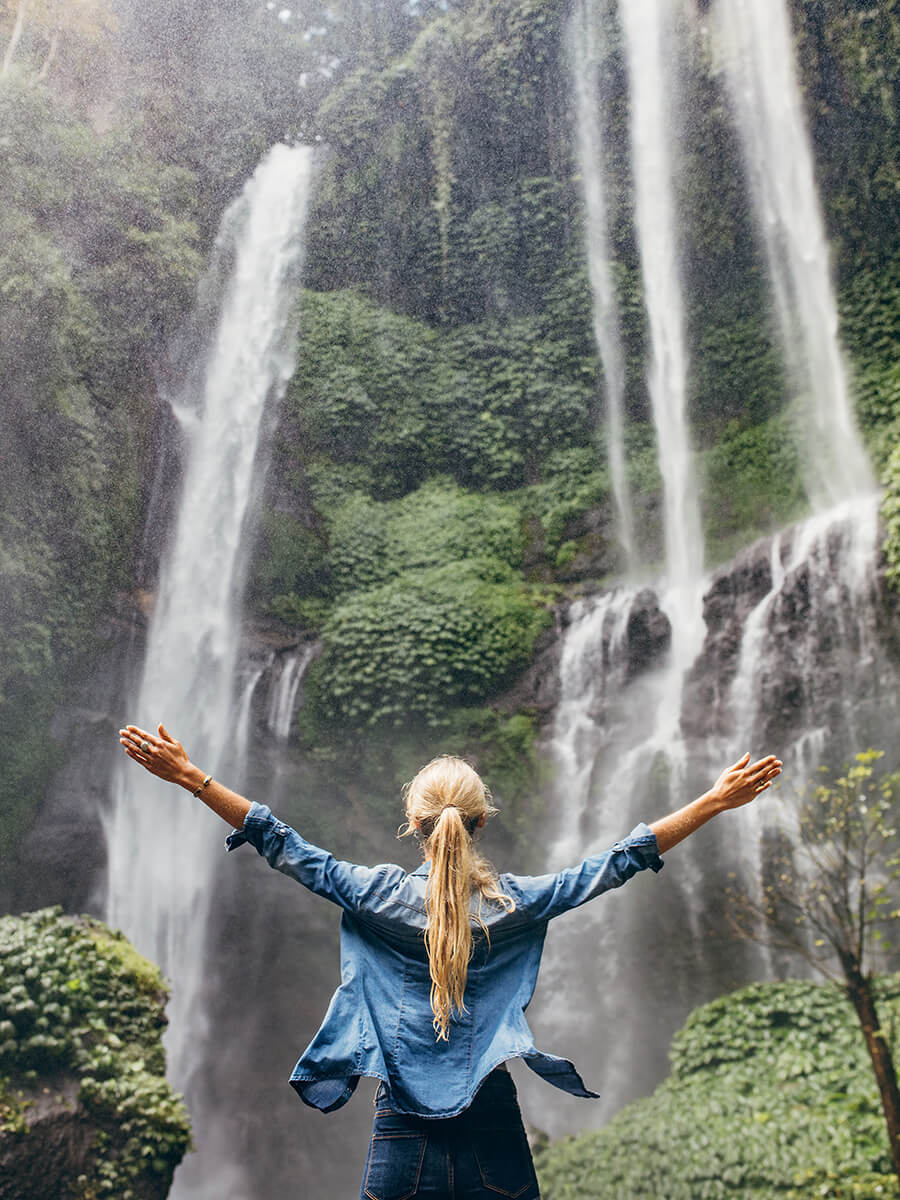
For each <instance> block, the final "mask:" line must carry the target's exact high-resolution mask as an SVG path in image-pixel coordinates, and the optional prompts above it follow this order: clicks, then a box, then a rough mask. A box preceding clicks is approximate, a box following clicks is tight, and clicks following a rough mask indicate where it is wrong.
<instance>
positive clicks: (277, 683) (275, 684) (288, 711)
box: [266, 643, 313, 742]
mask: <svg viewBox="0 0 900 1200" xmlns="http://www.w3.org/2000/svg"><path fill="white" fill-rule="evenodd" d="M312 656H313V647H312V643H309V644H308V645H306V646H304V647H303V649H302V650H298V651H296V652H295V653H293V654H287V655H285V657H284V659H283V661H282V663H281V669H280V671H279V673H278V676H277V679H273V681H272V684H271V687H270V689H269V710H268V714H267V716H266V725H267V727H268V729H269V731H270V732H271V733H274V735H275V737H276V738H278V740H279V741H280V742H285V741H287V739H288V738H289V737H290V733H291V723H292V721H293V719H294V707H295V705H296V702H297V693H298V691H299V690H300V682H301V680H302V679H303V675H304V673H305V671H306V668H307V667H308V666H309V664H310V660H311V659H312Z"/></svg>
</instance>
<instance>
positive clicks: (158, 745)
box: [119, 725, 250, 829]
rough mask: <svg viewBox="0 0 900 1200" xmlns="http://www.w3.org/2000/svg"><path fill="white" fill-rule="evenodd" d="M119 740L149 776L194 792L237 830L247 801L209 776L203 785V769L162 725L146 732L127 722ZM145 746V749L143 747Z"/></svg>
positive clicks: (247, 809) (129, 755)
mask: <svg viewBox="0 0 900 1200" xmlns="http://www.w3.org/2000/svg"><path fill="white" fill-rule="evenodd" d="M119 741H120V742H121V744H122V747H123V749H124V750H125V753H126V754H127V755H128V757H129V758H133V759H134V761H135V762H136V763H140V764H141V766H142V767H144V768H145V769H146V770H147V771H149V772H150V774H151V775H156V776H157V777H158V778H159V779H165V780H166V781H167V782H169V783H177V784H178V786H179V787H183V788H184V789H185V791H188V792H197V791H198V789H199V797H200V799H201V800H202V801H203V803H204V804H205V805H206V806H207V807H208V808H211V809H212V810H213V812H214V813H217V814H218V815H219V816H220V817H221V818H222V820H223V821H227V822H228V824H229V825H230V826H231V827H232V829H240V828H241V827H242V825H243V824H244V817H246V815H247V813H248V812H249V811H250V801H249V800H247V799H245V798H244V797H243V796H239V795H238V793H237V792H233V791H232V790H231V789H230V788H227V787H225V785H224V784H222V783H219V782H218V781H217V780H215V779H210V781H209V783H207V784H206V786H205V787H204V786H203V784H204V780H205V779H206V778H207V776H206V772H205V771H201V770H200V768H199V767H195V766H194V764H193V763H192V762H191V760H190V759H189V758H188V755H187V751H186V750H185V748H184V746H182V744H181V742H176V740H175V739H174V738H173V737H172V735H171V734H170V733H169V732H168V731H167V729H166V727H165V726H164V725H159V726H157V732H156V733H148V732H147V731H146V730H145V729H141V728H140V727H139V726H138V725H126V726H125V728H124V729H120V730H119ZM144 747H146V749H144Z"/></svg>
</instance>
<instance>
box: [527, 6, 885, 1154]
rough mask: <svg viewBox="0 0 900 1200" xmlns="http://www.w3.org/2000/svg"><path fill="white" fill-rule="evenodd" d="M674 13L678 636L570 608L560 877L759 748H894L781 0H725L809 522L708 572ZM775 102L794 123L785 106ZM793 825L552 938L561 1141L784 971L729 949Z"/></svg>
mask: <svg viewBox="0 0 900 1200" xmlns="http://www.w3.org/2000/svg"><path fill="white" fill-rule="evenodd" d="M776 8H777V14H776V11H775V9H776ZM677 10H678V6H677V3H676V0H668V2H667V0H622V3H621V4H620V6H619V14H620V21H621V24H622V29H623V34H624V46H625V54H626V59H627V63H628V72H629V78H630V87H631V140H632V160H633V171H634V177H635V198H636V231H637V236H638V244H639V250H640V255H641V263H642V268H643V273H644V283H645V295H646V306H647V314H648V324H649V329H650V337H651V363H650V370H649V376H648V385H649V391H650V396H651V400H652V405H653V416H654V423H655V426H656V433H657V441H658V445H659V457H660V468H661V472H662V476H663V491H664V495H663V503H664V521H665V547H666V561H665V571H664V575H663V578H662V579H661V580H660V583H659V598H658V602H657V605H658V607H657V609H656V613H657V619H659V620H661V619H662V614H664V615H665V618H667V619H668V623H669V628H670V638H671V645H670V646H669V648H666V645H665V639H663V638H662V636H659V637H658V638H657V639H656V645H655V648H654V651H653V654H652V655H651V656H650V659H651V661H648V660H647V657H646V655H643V657H642V654H641V653H639V651H640V646H639V645H638V643H637V642H636V641H635V638H634V636H633V635H634V630H635V628H636V625H635V614H636V613H638V612H639V611H641V610H642V609H643V611H644V612H646V611H648V605H649V611H652V603H650V601H648V600H647V596H648V595H650V596H652V593H649V591H645V592H644V593H643V596H642V595H641V594H639V593H637V592H636V591H635V590H634V589H628V588H624V587H621V586H618V587H615V588H614V589H612V590H611V591H608V592H605V593H602V594H600V595H598V596H595V597H593V598H591V599H588V600H578V601H576V602H575V603H573V605H572V606H571V608H570V610H569V624H568V627H567V629H566V632H565V638H564V642H563V646H562V651H561V660H560V692H561V697H560V702H559V705H558V708H557V711H556V716H555V721H554V724H553V727H552V730H551V734H550V737H549V739H548V742H549V744H548V747H547V749H548V751H549V754H550V756H551V758H552V760H553V762H554V765H555V768H556V770H555V782H554V793H555V794H554V813H555V814H558V819H557V821H556V831H555V840H554V843H553V846H552V849H551V858H552V860H553V864H552V865H554V866H560V865H562V864H563V863H564V862H571V861H574V860H576V859H577V858H579V857H582V856H583V854H584V853H588V852H590V851H592V850H597V849H600V848H601V847H603V846H606V845H609V844H610V842H612V841H613V840H615V839H616V838H618V837H621V836H623V835H624V834H625V833H627V832H628V830H629V829H630V828H631V827H632V826H633V825H634V823H635V822H636V821H638V820H641V819H643V820H646V821H648V822H652V821H653V820H654V819H655V818H656V817H658V816H661V815H662V814H663V813H665V812H667V811H671V810H672V809H674V808H676V807H678V806H680V805H681V804H684V803H686V802H687V801H689V800H691V799H692V798H693V797H694V796H695V795H698V794H700V792H701V791H702V790H704V789H705V788H707V787H709V786H710V785H711V784H712V783H713V782H714V780H715V778H716V776H717V774H718V772H719V771H720V770H721V769H722V768H723V767H724V766H726V765H727V764H728V763H730V762H732V761H734V760H735V759H736V758H737V757H739V756H740V754H741V753H743V752H744V751H745V750H750V751H751V752H752V753H754V754H762V753H766V752H770V751H774V752H777V753H778V754H779V756H781V757H782V758H783V759H784V761H785V766H786V782H785V786H787V787H791V786H795V787H796V786H799V785H800V784H802V783H803V781H804V780H805V779H807V778H809V777H810V773H811V772H812V771H813V770H814V769H815V767H816V766H818V765H819V763H821V762H822V761H823V760H827V761H829V762H830V763H831V764H832V765H834V764H835V763H840V762H841V761H843V760H844V759H845V758H846V757H847V756H848V755H850V754H852V753H853V752H854V751H855V750H858V749H860V748H861V747H862V746H864V745H866V744H871V743H874V744H878V743H879V742H880V741H883V739H884V738H885V737H886V736H888V734H889V726H888V722H887V721H886V720H885V717H884V713H885V712H889V711H890V707H891V706H890V704H889V703H888V700H887V698H889V697H892V696H893V695H895V694H896V690H897V686H898V672H897V670H896V669H895V668H894V667H893V665H892V664H891V662H890V656H889V655H888V654H886V653H885V649H884V644H883V643H879V630H880V628H882V627H883V625H884V616H883V613H882V611H881V610H880V607H879V605H880V599H879V586H878V576H877V547H878V518H877V498H876V497H875V496H874V495H873V492H872V488H871V474H870V471H869V467H868V463H867V462H866V458H865V455H864V453H863V452H862V450H861V448H860V443H859V439H858V437H857V435H856V431H855V428H854V424H853V420H852V415H851V410H850V405H849V401H848V397H847V386H846V375H845V372H844V368H843V363H842V360H841V355H840V350H839V346H838V341H837V318H836V310H835V305H834V297H833V293H832V291H831V288H830V282H829V278H828V275H829V272H828V255H827V247H826V244H825V241H824V234H823V232H822V221H821V216H820V214H819V209H818V202H817V199H816V195H815V190H814V186H813V174H812V166H811V161H810V154H809V145H808V142H807V140H806V137H805V133H804V130H803V124H802V118H801V110H800V107H799V93H798V91H797V88H796V81H795V79H794V76H793V65H792V62H791V60H790V42H789V36H788V31H787V24H786V21H785V19H784V13H783V10H782V9H781V5H780V2H779V3H778V5H777V6H773V4H772V3H770V2H769V0H733V2H732V0H728V3H722V4H721V5H720V21H721V22H722V24H723V26H727V25H728V22H731V27H732V28H731V32H730V34H729V36H730V38H731V41H730V42H729V43H728V45H729V47H730V57H729V63H730V65H729V74H730V78H731V80H732V88H733V89H734V92H735V108H736V111H738V113H739V119H740V121H741V124H742V136H743V138H744V140H745V150H746V153H747V158H748V168H749V169H750V173H751V177H752V186H753V190H754V194H755V196H756V200H757V204H758V206H759V208H760V215H761V221H762V224H763V226H764V228H765V231H766V237H767V249H768V253H769V257H770V267H771V272H772V278H773V287H774V289H775V292H776V300H777V305H778V308H779V313H780V315H781V316H782V318H783V322H784V328H785V344H786V346H787V347H788V351H787V352H788V354H789V356H790V365H791V366H792V368H793V369H794V370H795V372H796V371H798V369H799V367H798V364H802V366H803V369H804V371H805V376H804V380H805V382H804V387H805V388H806V390H807V391H808V393H809V395H810V401H809V402H810V406H811V407H810V433H809V439H810V443H811V445H810V448H811V450H813V451H814V453H815V457H816V459H817V461H816V463H815V464H814V465H813V466H812V467H811V470H812V472H813V475H812V483H811V484H810V496H811V499H812V500H813V503H814V513H813V515H812V516H811V517H810V518H808V519H807V520H806V521H805V522H803V523H802V524H800V525H798V526H797V527H795V528H793V529H790V530H785V531H783V532H782V533H780V534H777V535H776V536H774V537H773V538H771V539H770V540H768V541H766V542H763V543H758V544H757V545H756V546H754V547H751V548H749V549H748V550H747V551H745V552H744V554H743V555H742V556H739V559H738V560H737V561H736V562H735V563H732V564H729V565H728V567H727V568H723V569H722V571H720V572H718V573H716V574H714V575H710V576H707V577H706V578H704V574H703V545H702V536H701V525H700V517H699V505H698V502H697V496H696V491H695V489H694V486H693V473H694V467H693V464H692V459H691V452H690V439H689V436H688V425H687V414H686V405H685V398H686V391H687V378H688V370H689V366H688V361H687V354H686V351H685V344H684V329H683V326H684V317H683V311H682V300H681V290H680V283H679V271H678V257H677V227H676V217H675V211H674V203H673V198H672V197H673V186H672V183H673V177H674V174H675V170H676V165H677V164H676V162H675V160H674V159H673V156H672V147H673V146H674V145H676V144H677V138H676V134H675V131H674V129H673V122H672V120H671V114H672V112H673V111H674V109H675V97H674V93H673V91H672V90H671V83H672V80H673V77H674V75H675V72H676V68H675V66H674V65H673V64H674V63H675V62H676V61H677V53H676V47H675V41H674V29H673V24H672V23H673V21H674V19H675V16H676V12H677ZM776 15H777V20H776ZM749 30H752V38H751V36H750V32H748V31H749ZM725 40H726V38H725V35H724V34H723V41H725ZM738 46H741V47H743V49H741V50H740V53H738V49H737V48H738ZM748 47H749V48H748ZM788 80H790V86H788ZM776 92H778V93H780V94H781V95H782V96H787V97H788V100H789V102H788V104H787V108H784V102H783V101H782V109H781V110H778V109H776V108H775V107H774V101H773V97H774V95H775V94H776ZM777 813H778V802H777V800H775V799H774V798H773V797H772V796H771V795H769V796H767V797H765V798H763V800H762V801H757V802H756V803H755V804H754V805H751V806H749V808H747V809H742V810H741V812H740V813H739V814H726V815H724V816H723V817H721V818H719V819H718V820H717V821H715V822H713V823H712V824H711V825H710V826H708V827H707V828H705V829H704V830H702V831H700V832H698V833H697V834H695V835H694V837H692V838H691V839H690V840H689V841H688V842H687V843H686V844H685V845H684V846H679V847H677V848H676V849H675V851H674V852H673V854H672V858H673V862H672V865H671V866H670V867H669V868H668V869H667V870H666V871H665V872H663V874H662V875H661V876H659V877H656V878H653V879H652V880H649V879H647V878H645V879H642V880H637V881H635V882H634V883H632V884H629V885H628V886H627V887H626V888H624V889H623V890H622V892H621V893H616V894H615V895H611V896H608V897H604V898H603V899H602V900H601V901H599V902H598V903H597V904H596V906H595V905H590V906H588V909H587V910H586V911H585V913H584V914H582V915H581V916H579V917H578V918H577V920H573V921H572V922H571V923H566V922H560V925H561V926H563V928H561V929H560V930H559V931H558V932H557V931H556V930H554V932H553V934H552V936H551V938H550V940H549V941H548V950H547V955H548V962H547V967H548V970H547V972H546V975H545V983H544V986H543V988H542V989H541V990H539V993H538V995H537V996H536V998H535V1004H534V1007H533V1019H534V1025H535V1028H536V1032H537V1033H538V1035H539V1040H541V1037H543V1039H544V1040H546V1041H547V1043H548V1044H550V1045H553V1044H554V1043H555V1044H557V1045H559V1046H560V1049H561V1051H562V1052H563V1053H567V1054H574V1055H575V1056H576V1058H577V1059H578V1061H583V1062H584V1065H585V1075H586V1078H587V1081H588V1083H589V1085H591V1086H595V1087H597V1088H598V1090H599V1091H600V1092H601V1094H602V1097H603V1099H602V1100H601V1102H600V1103H599V1104H598V1105H597V1106H596V1108H595V1109H594V1110H593V1111H592V1112H590V1113H587V1112H585V1111H584V1110H581V1109H579V1108H578V1107H577V1105H574V1104H572V1105H570V1104H568V1102H566V1101H563V1102H562V1104H560V1105H558V1106H557V1107H555V1109H554V1112H553V1114H552V1115H550V1116H549V1117H548V1119H547V1121H546V1126H547V1127H548V1130H549V1132H551V1134H552V1133H562V1132H563V1131H570V1130H571V1129H572V1128H576V1127H578V1126H579V1125H581V1124H583V1123H590V1124H597V1123H598V1122H602V1121H603V1120H605V1119H607V1118H608V1117H609V1116H611V1115H612V1113H614V1112H615V1111H616V1109H617V1108H619V1107H620V1106H621V1104H622V1103H623V1102H625V1101H626V1100H628V1099H630V1098H631V1097H633V1096H635V1095H640V1094H641V1093H642V1092H644V1091H647V1090H649V1088H650V1087H652V1086H653V1085H654V1084H655V1083H656V1082H658V1080H659V1079H660V1078H661V1076H662V1075H663V1074H664V1067H661V1066H660V1065H659V1063H660V1061H661V1060H662V1061H663V1062H664V1057H665V1052H666V1049H667V1045H668V1039H669V1037H670V1036H671V1033H672V1032H673V1031H674V1029H675V1028H677V1026H678V1024H679V1022H680V1020H681V1019H683V1017H684V1016H685V1015H686V1014H687V1012H688V1011H689V1009H690V1008H692V1007H693V1006H694V1005H696V1004H697V1003H698V1002H700V1001H702V1000H703V999H708V998H712V997H713V996H715V995H717V994H719V993H720V992H722V991H724V990H727V989H728V988H730V987H733V986H734V985H735V983H736V982H743V981H745V980H748V979H750V978H758V977H759V976H760V975H764V974H766V973H767V972H768V971H770V970H771V969H772V965H773V964H772V960H771V958H770V957H766V956H759V955H758V954H757V952H756V951H751V950H749V949H748V948H747V947H746V946H742V945H737V944H735V943H734V939H733V938H730V937H728V936H727V931H725V930H723V928H722V915H721V910H722V893H723V891H724V889H725V887H727V886H728V875H729V873H730V872H732V871H736V870H740V872H741V873H742V874H743V876H744V879H745V880H746V881H747V884H748V886H750V887H756V886H758V885H759V881H760V880H761V878H762V876H763V870H764V865H765V864H764V855H765V846H766V837H767V833H768V832H769V830H770V829H771V827H773V826H774V825H775V824H777ZM711 930H712V931H713V935H712V938H711V937H710V931H711ZM724 943H727V946H728V953H727V958H724V957H723V955H722V953H721V950H722V946H723V944H724ZM573 980H575V981H577V986H576V987H573V986H572V981H573ZM613 981H614V982H613ZM528 1086H529V1085H528V1084H527V1083H526V1084H525V1088H526V1091H527V1089H528ZM535 1101H536V1103H537V1102H538V1101H537V1097H536V1098H535Z"/></svg>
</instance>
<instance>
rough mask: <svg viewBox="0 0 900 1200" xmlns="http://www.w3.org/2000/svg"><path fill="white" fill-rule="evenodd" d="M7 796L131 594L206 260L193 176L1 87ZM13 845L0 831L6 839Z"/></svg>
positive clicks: (7, 807)
mask: <svg viewBox="0 0 900 1200" xmlns="http://www.w3.org/2000/svg"><path fill="white" fill-rule="evenodd" d="M0 128H2V130H3V137H2V142H0V158H2V164H3V167H2V170H0V235H2V236H0V247H2V249H0V275H2V280H3V282H2V286H0V404H2V407H3V413H4V455H3V471H2V474H0V547H2V551H0V614H2V621H0V744H2V747H3V770H2V771H0V799H2V803H3V807H4V811H5V812H6V813H7V814H8V821H7V823H6V825H5V828H6V829H7V830H8V829H9V828H10V822H12V826H13V827H14V825H15V823H16V822H17V820H18V816H17V814H18V812H19V810H20V807H21V805H22V803H23V799H24V798H25V797H26V796H27V793H28V791H29V790H30V788H31V786H32V783H31V780H32V779H33V777H34V776H35V774H37V773H38V772H40V773H42V774H46V771H47V739H46V731H45V725H46V721H47V719H48V718H49V714H50V712H51V711H52V709H53V705H54V703H55V702H57V701H58V700H59V698H60V696H61V694H62V688H63V683H64V674H65V671H66V668H67V667H69V666H70V664H71V663H72V662H73V660H74V661H77V659H78V656H79V652H80V651H82V650H87V649H88V648H89V647H90V645H91V642H92V637H93V631H94V627H95V625H96V623H97V621H98V618H99V615H100V614H101V613H102V612H103V611H104V609H106V608H108V605H109V601H110V594H111V593H112V592H114V591H115V589H117V588H122V587H124V586H127V581H128V579H129V574H130V569H131V566H132V555H133V539H134V530H135V528H136V527H137V526H138V524H139V519H140V517H139V499H140V495H141V489H142V484H143V480H142V461H143V458H144V456H145V450H146V445H147V439H148V434H149V426H150V416H151V408H150V404H149V397H150V394H151V387H150V384H149V383H148V382H147V381H146V380H145V379H144V376H146V374H147V372H148V366H149V356H150V354H151V353H152V351H153V350H154V348H155V347H157V346H158V345H159V344H160V343H161V342H162V341H164V339H165V338H167V337H168V336H170V335H171V333H172V331H173V329H174V327H175V324H176V322H177V321H178V319H179V318H180V316H181V314H182V313H183V311H184V310H185V308H186V306H187V305H188V304H189V302H190V299H191V296H192V294H193V288H194V284H195V281H196V277H197V273H198V270H199V265H200V255H199V252H198V243H197V233H196V228H195V225H194V222H193V218H192V215H191V212H192V210H191V203H190V190H189V184H190V177H189V176H187V175H186V174H185V173H184V172H183V171H181V170H180V169H177V168H173V167H167V166H164V165H162V164H160V163H157V162H154V161H153V160H152V159H148V157H147V156H146V154H143V153H141V152H140V151H139V149H138V148H136V147H135V146H133V145H132V144H130V143H129V141H128V140H127V139H126V138H125V137H124V136H123V135H122V134H121V133H110V134H109V135H108V136H106V137H102V138H101V137H98V136H97V134H96V133H95V132H94V130H93V129H91V127H90V126H89V125H87V124H86V123H85V122H84V121H81V120H78V119H76V118H75V117H74V116H73V115H72V114H71V112H70V111H69V109H68V106H66V105H65V104H63V103H61V102H60V101H58V100H57V99H55V98H54V97H53V96H51V95H50V94H49V93H47V92H46V91H44V90H43V89H41V88H32V87H29V86H22V85H21V84H19V83H17V82H16V80H15V79H13V80H7V81H5V82H2V83H0ZM5 837H6V835H0V841H2V840H5Z"/></svg>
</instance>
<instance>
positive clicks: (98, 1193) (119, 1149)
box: [0, 909, 190, 1200]
mask: <svg viewBox="0 0 900 1200" xmlns="http://www.w3.org/2000/svg"><path fill="white" fill-rule="evenodd" d="M166 997H167V991H166V987H165V984H164V983H163V980H162V977H161V976H160V973H159V971H158V969H157V968H156V967H155V966H153V964H152V963H149V962H147V960H146V959H144V958H142V957H141V956H140V955H139V954H137V953H136V951H135V950H134V949H133V948H132V946H131V945H130V944H129V943H128V942H126V941H125V939H124V938H123V937H122V936H121V934H114V933H111V932H110V930H108V929H107V928H106V926H104V925H101V923H100V922H99V921H94V920H92V919H90V918H87V917H82V918H80V919H75V918H69V917H63V916H61V915H60V912H59V910H58V909H44V910H42V911H40V912H36V913H27V914H25V915H24V916H21V917H3V918H0V1146H2V1150H3V1155H4V1161H5V1162H6V1163H7V1164H9V1163H13V1164H14V1163H15V1162H16V1144H17V1143H21V1142H22V1140H23V1139H28V1138H29V1137H34V1136H39V1135H38V1134H37V1133H32V1132H31V1131H30V1128H29V1125H30V1122H29V1109H30V1108H31V1107H32V1106H33V1105H34V1104H35V1100H36V1096H37V1095H38V1094H41V1093H46V1092H47V1091H48V1090H50V1089H55V1090H57V1091H59V1092H60V1094H61V1095H62V1093H63V1092H64V1091H65V1094H66V1096H67V1097H68V1096H69V1095H70V1093H69V1091H68V1090H67V1088H66V1081H67V1080H73V1081H75V1084H76V1088H75V1092H74V1099H73V1100H72V1104H73V1105H74V1108H73V1109H72V1113H73V1116H72V1119H73V1121H75V1122H81V1121H87V1122H88V1123H89V1125H90V1127H91V1128H92V1129H93V1130H94V1133H93V1137H92V1138H91V1139H90V1144H89V1146H88V1149H87V1151H86V1154H85V1156H84V1157H83V1158H82V1159H79V1161H77V1162H76V1161H68V1162H64V1163H60V1164H56V1165H54V1164H48V1165H47V1167H46V1171H47V1174H46V1176H45V1177H43V1178H42V1179H41V1181H40V1185H41V1186H42V1187H44V1188H46V1191H47V1194H50V1192H51V1191H52V1192H53V1194H54V1195H59V1196H60V1197H67V1198H71V1200H97V1198H99V1197H103V1196H114V1197H121V1200H129V1198H130V1197H133V1198H134V1200H138V1197H140V1196H142V1195H144V1194H145V1190H144V1189H145V1188H146V1187H147V1186H151V1185H152V1188H153V1194H164V1193H165V1190H167V1188H168V1185H169V1182H170V1181H171V1177H172V1173H173V1172H174V1170H175V1167H176V1166H177V1165H178V1163H179V1162H180V1161H181V1158H182V1156H183V1155H184V1152H185V1150H186V1149H187V1148H188V1145H189V1142H190V1128H189V1125H188V1119H187V1114H186V1112H185V1109H184V1106H183V1104H182V1103H181V1100H180V1098H179V1097H178V1096H176V1095H175V1094H174V1093H173V1092H172V1090H171V1088H170V1086H169V1084H168V1083H167V1082H166V1080H165V1057H164V1053H163V1048H162V1042H161V1035H162V1030H163V1028H164V1026H165V1001H166ZM60 1105H61V1107H64V1106H65V1101H64V1100H61V1101H60ZM25 1157H27V1155H26V1156H25ZM13 1169H14V1168H13ZM55 1170H58V1171H59V1172H60V1175H59V1177H58V1178H55V1177H54V1175H53V1172H54V1171H55ZM57 1189H58V1190H57ZM29 1190H30V1189H29V1185H28V1181H25V1180H23V1181H22V1194H23V1195H24V1194H25V1193H26V1192H28V1191H29Z"/></svg>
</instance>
